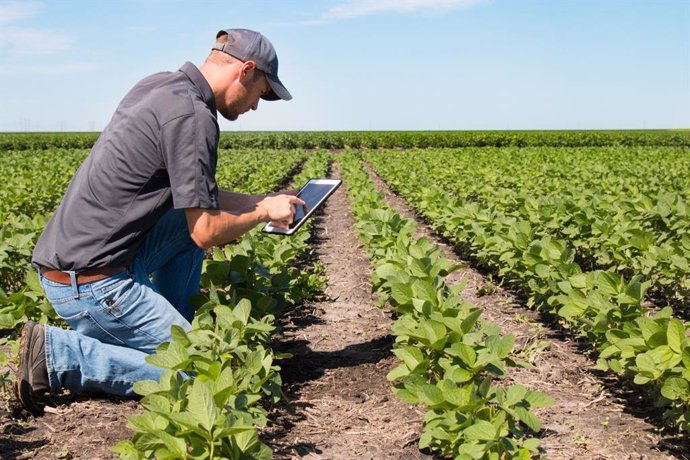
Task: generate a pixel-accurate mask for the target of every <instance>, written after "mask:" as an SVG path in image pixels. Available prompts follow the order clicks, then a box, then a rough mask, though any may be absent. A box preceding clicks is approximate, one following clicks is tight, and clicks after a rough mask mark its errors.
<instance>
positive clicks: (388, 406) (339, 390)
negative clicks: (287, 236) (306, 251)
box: [262, 165, 425, 459]
mask: <svg viewBox="0 0 690 460" xmlns="http://www.w3.org/2000/svg"><path fill="white" fill-rule="evenodd" d="M333 177H339V169H338V167H337V165H336V166H334V171H333ZM346 189H347V185H346V184H343V186H341V188H340V189H339V190H338V191H337V192H336V193H335V194H334V195H333V196H332V197H331V198H330V199H329V200H328V202H327V204H326V205H325V208H324V212H323V215H322V216H321V217H320V218H318V219H317V220H316V221H315V229H314V230H315V235H316V238H315V241H314V245H313V248H314V255H315V256H316V258H317V259H318V260H319V261H320V262H321V263H322V264H323V265H324V267H325V269H326V274H327V276H328V279H329V286H328V289H327V291H326V294H327V300H324V301H322V302H318V303H314V304H309V305H304V306H302V307H300V308H299V309H296V310H294V311H292V312H289V313H287V314H285V315H283V319H282V327H283V329H282V332H281V334H280V335H278V336H277V337H276V341H277V343H276V344H275V347H274V348H275V349H276V350H277V351H281V352H288V353H292V354H293V355H294V356H293V358H292V359H289V360H286V361H284V362H282V363H281V366H282V369H283V370H282V372H281V374H282V376H283V380H284V391H285V393H286V394H287V397H288V400H289V401H288V402H287V403H286V404H281V405H280V406H279V407H277V408H276V409H274V410H273V411H272V413H271V414H270V419H271V420H272V423H271V424H269V426H268V427H267V428H266V430H265V431H264V433H263V435H262V437H263V438H264V439H265V441H266V442H267V443H268V444H269V445H270V446H271V447H272V448H273V449H274V455H275V458H277V459H281V458H319V459H366V458H371V459H404V458H407V459H417V458H425V456H424V455H423V454H421V453H420V452H419V450H418V448H417V440H418V438H419V434H420V432H421V419H422V414H423V412H422V410H421V409H420V408H417V407H413V406H408V405H405V404H403V403H402V402H400V401H399V400H398V399H397V398H396V397H395V396H394V395H393V393H392V391H391V384H390V382H389V381H388V380H387V379H386V374H387V373H388V372H389V371H390V370H391V369H392V368H393V367H395V357H394V356H393V355H392V354H391V346H392V337H391V335H390V325H391V322H392V321H391V316H390V314H389V313H387V312H385V311H382V310H380V309H379V308H377V307H375V306H374V304H373V302H372V296H371V282H370V280H371V266H370V263H369V260H368V259H367V257H366V255H365V254H364V252H363V251H362V249H361V248H360V247H359V243H358V241H357V238H356V235H355V231H354V221H353V219H352V214H351V211H350V204H349V200H348V199H347V195H346Z"/></svg>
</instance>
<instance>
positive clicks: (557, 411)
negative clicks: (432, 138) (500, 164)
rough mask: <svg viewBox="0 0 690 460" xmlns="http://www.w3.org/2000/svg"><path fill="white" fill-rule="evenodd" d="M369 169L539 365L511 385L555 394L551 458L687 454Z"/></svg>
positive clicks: (490, 316)
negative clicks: (453, 247) (466, 259)
mask: <svg viewBox="0 0 690 460" xmlns="http://www.w3.org/2000/svg"><path fill="white" fill-rule="evenodd" d="M367 170H368V172H369V174H370V176H371V178H372V179H373V180H374V182H375V184H376V186H377V188H378V190H379V191H380V192H382V193H383V194H384V196H385V198H386V201H387V203H388V204H389V205H390V206H391V207H393V208H395V209H396V210H397V211H398V212H399V213H400V214H401V215H402V216H404V217H406V218H412V219H415V220H416V221H417V223H418V231H417V236H418V237H421V236H426V237H428V238H430V239H431V240H432V241H433V242H434V243H435V244H437V245H439V246H440V247H441V248H442V249H443V251H444V253H445V255H446V257H447V258H448V259H450V260H452V261H454V262H456V263H460V264H463V265H464V267H463V268H462V269H461V270H459V271H457V272H455V273H453V274H451V275H450V276H449V277H448V279H447V282H448V283H450V284H454V283H458V282H462V283H465V289H464V290H463V296H462V297H463V300H465V301H467V302H470V303H472V304H475V305H478V306H480V307H482V308H483V310H484V313H483V314H482V317H483V318H484V319H486V320H488V321H491V322H493V323H494V324H496V325H498V326H499V327H501V329H502V331H503V333H504V334H513V335H514V336H515V339H516V340H515V349H516V350H518V353H519V354H518V356H519V358H520V359H522V360H524V361H527V362H529V363H531V364H532V365H533V366H534V367H533V368H532V369H525V368H513V369H510V370H509V383H520V384H523V385H525V386H526V387H528V388H529V389H532V390H539V391H543V392H545V393H548V394H549V395H551V396H552V397H553V398H555V400H556V403H555V405H554V406H553V407H552V408H549V409H541V410H539V412H537V414H538V416H539V417H540V420H541V421H542V425H543V431H542V435H543V437H542V441H541V446H542V448H543V449H544V451H545V456H546V458H549V459H552V460H556V459H574V458H577V459H580V460H585V459H616V460H621V459H670V458H689V457H688V455H690V454H688V445H687V444H683V441H682V440H680V439H679V438H676V437H673V436H666V437H664V436H662V435H660V434H659V433H658V432H657V431H658V430H657V429H656V428H655V426H654V425H652V424H651V423H649V422H647V421H646V420H645V419H644V417H645V416H647V415H649V414H640V413H635V414H633V413H632V412H631V411H633V410H634V409H635V404H634V403H635V401H634V398H635V395H632V394H630V392H629V391H626V390H624V389H622V388H621V386H620V384H618V382H617V381H616V380H615V379H612V378H609V377H607V376H602V375H601V373H600V372H597V371H596V370H595V369H594V364H595V363H594V362H593V361H592V360H591V359H589V358H588V357H586V356H585V354H583V352H582V351H580V350H578V344H577V343H575V342H573V341H572V340H570V339H569V338H568V337H566V336H565V335H564V334H563V333H562V332H561V331H559V330H558V329H557V328H552V327H549V326H545V325H543V324H544V319H543V318H540V317H539V315H538V314H537V313H536V312H534V311H532V310H529V309H528V308H527V307H526V306H524V305H522V304H521V302H520V301H519V299H517V298H516V297H515V296H514V295H513V294H511V293H510V292H508V291H507V290H505V289H502V288H501V287H500V286H498V285H497V284H495V282H494V281H493V280H492V279H491V278H489V277H486V276H484V275H482V274H481V273H479V272H478V271H477V270H475V269H473V268H471V267H470V266H469V264H468V263H467V262H466V261H463V260H461V259H460V258H459V257H458V255H457V254H455V252H454V251H453V249H452V246H450V245H449V244H448V243H447V242H446V241H445V240H444V239H443V238H441V237H439V236H438V235H437V234H435V233H434V232H433V230H431V228H430V227H429V226H428V225H426V224H425V223H424V222H423V220H422V219H420V218H419V217H418V216H417V215H416V214H415V212H414V211H413V210H412V209H411V208H410V207H409V206H408V205H407V204H406V203H405V201H404V200H403V199H402V198H401V197H399V196H397V195H395V194H394V193H393V192H392V191H391V190H390V188H389V187H388V186H387V184H386V183H385V182H384V181H383V180H381V178H380V177H379V176H378V175H376V173H375V172H374V171H373V170H372V169H371V168H369V167H367ZM547 323H548V321H547ZM645 406H646V405H641V406H640V407H645Z"/></svg>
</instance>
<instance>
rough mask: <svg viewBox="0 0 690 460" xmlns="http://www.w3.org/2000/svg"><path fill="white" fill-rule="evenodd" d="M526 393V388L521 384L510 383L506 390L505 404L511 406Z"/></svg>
mask: <svg viewBox="0 0 690 460" xmlns="http://www.w3.org/2000/svg"><path fill="white" fill-rule="evenodd" d="M526 394H527V389H526V388H525V387H524V386H523V385H512V386H510V387H508V390H507V391H506V405H508V406H512V405H514V404H517V403H519V402H520V401H522V398H524V397H525V395H526Z"/></svg>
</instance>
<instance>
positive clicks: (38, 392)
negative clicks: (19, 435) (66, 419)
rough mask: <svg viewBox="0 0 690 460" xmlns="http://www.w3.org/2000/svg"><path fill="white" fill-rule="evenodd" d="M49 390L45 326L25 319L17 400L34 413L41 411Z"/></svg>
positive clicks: (17, 377)
mask: <svg viewBox="0 0 690 460" xmlns="http://www.w3.org/2000/svg"><path fill="white" fill-rule="evenodd" d="M49 391H50V383H49V381H48V368H47V367H46V348H45V326H43V325H41V324H36V323H35V322H33V321H27V322H26V324H25V325H24V329H23V330H22V336H21V338H20V339H19V369H18V370H17V376H16V382H15V392H16V395H17V399H18V400H19V402H20V403H21V404H22V406H24V408H26V409H27V410H28V411H29V412H31V413H32V414H34V415H39V414H42V413H43V408H44V407H45V398H44V396H45V394H46V393H48V392H49Z"/></svg>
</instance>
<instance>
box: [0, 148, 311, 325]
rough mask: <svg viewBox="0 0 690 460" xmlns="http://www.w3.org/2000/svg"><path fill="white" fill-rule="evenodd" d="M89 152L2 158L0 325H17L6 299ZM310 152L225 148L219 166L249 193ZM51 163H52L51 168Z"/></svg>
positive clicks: (223, 181)
mask: <svg viewBox="0 0 690 460" xmlns="http://www.w3.org/2000/svg"><path fill="white" fill-rule="evenodd" d="M87 153H88V152H87V151H85V150H60V149H56V150H53V151H40V150H39V151H30V152H27V151H13V152H5V154H4V155H5V156H4V157H1V158H0V179H2V181H3V183H4V184H5V187H3V188H2V190H0V199H1V200H0V236H2V240H0V329H7V328H11V327H12V326H11V325H9V321H10V318H9V317H7V316H5V315H6V314H7V313H8V311H6V309H5V307H6V305H5V302H3V298H4V297H6V295H9V294H12V293H14V292H17V291H19V290H21V288H22V286H23V285H24V284H26V283H25V282H24V277H25V276H26V273H27V271H30V270H29V269H30V266H29V260H30V258H31V252H32V251H33V247H34V245H35V243H36V241H37V240H38V237H39V236H40V234H41V232H42V231H43V228H44V227H45V225H46V223H47V222H48V218H49V217H50V215H51V214H52V212H53V211H54V210H55V208H56V207H57V205H58V204H59V202H60V199H61V197H62V195H63V194H64V193H65V190H66V189H67V186H68V185H69V181H70V180H71V178H72V176H73V175H74V172H75V171H76V169H77V167H78V166H79V164H80V162H81V161H83V159H84V158H85V156H86V154H87ZM306 155H307V154H306V152H304V151H299V150H293V151H289V152H277V151H259V150H244V151H229V150H222V151H220V152H219V159H218V166H217V177H218V183H219V186H220V187H223V188H226V189H229V190H235V191H238V192H247V193H255V192H257V191H260V190H271V189H272V188H273V187H274V186H275V185H276V184H279V183H280V182H281V181H282V180H284V178H285V177H289V175H290V173H291V172H293V171H295V170H296V169H297V168H298V167H299V165H300V164H301V163H302V162H303V161H304V159H305V158H306ZM46 164H51V165H52V166H51V167H50V168H46V167H45V165H46ZM39 290H40V289H39ZM15 316H16V315H15ZM19 316H21V315H19ZM14 319H17V318H16V317H15V318H14Z"/></svg>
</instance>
